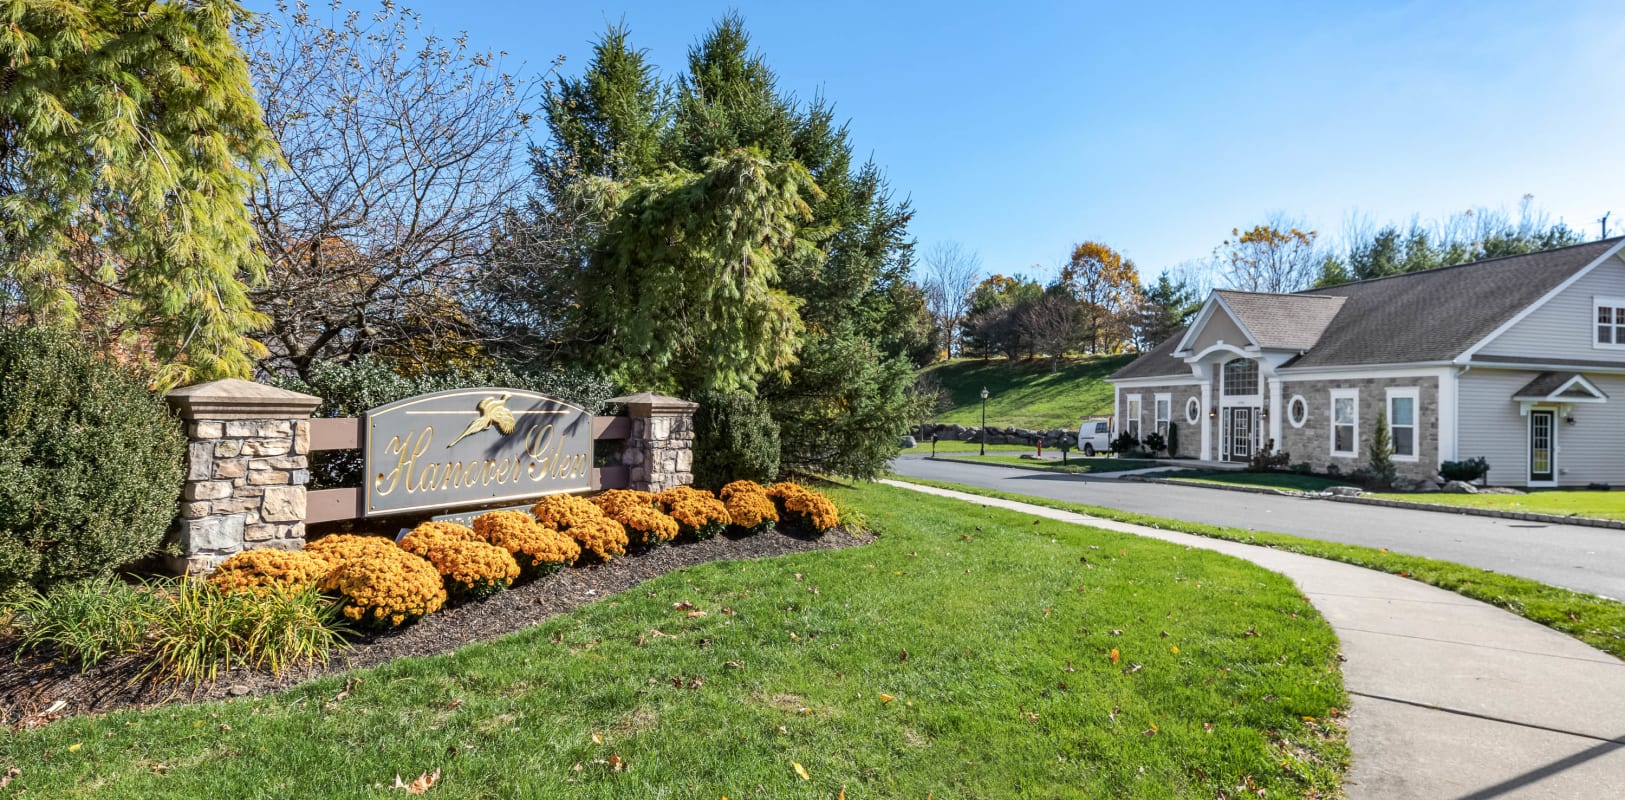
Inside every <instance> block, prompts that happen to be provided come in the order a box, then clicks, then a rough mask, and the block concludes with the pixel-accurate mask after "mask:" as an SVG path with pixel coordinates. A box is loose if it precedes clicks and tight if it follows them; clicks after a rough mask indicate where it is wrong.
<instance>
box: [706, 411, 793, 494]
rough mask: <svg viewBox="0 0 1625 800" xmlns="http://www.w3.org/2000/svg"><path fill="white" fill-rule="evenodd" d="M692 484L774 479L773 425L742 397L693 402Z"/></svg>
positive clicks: (776, 436)
mask: <svg viewBox="0 0 1625 800" xmlns="http://www.w3.org/2000/svg"><path fill="white" fill-rule="evenodd" d="M696 400H697V401H698V402H699V404H700V407H699V408H698V409H696V410H695V412H694V482H695V483H696V484H699V485H700V486H704V487H706V488H710V489H716V488H720V487H721V486H723V485H725V484H727V483H730V482H732V481H737V480H753V481H770V480H773V478H774V477H776V476H777V475H778V474H779V426H778V423H775V422H774V421H773V416H772V415H771V414H769V413H768V411H767V407H766V406H764V405H762V404H761V403H760V402H758V401H757V400H756V398H755V397H753V396H751V395H748V394H723V393H710V394H705V395H701V396H700V397H698V398H696Z"/></svg>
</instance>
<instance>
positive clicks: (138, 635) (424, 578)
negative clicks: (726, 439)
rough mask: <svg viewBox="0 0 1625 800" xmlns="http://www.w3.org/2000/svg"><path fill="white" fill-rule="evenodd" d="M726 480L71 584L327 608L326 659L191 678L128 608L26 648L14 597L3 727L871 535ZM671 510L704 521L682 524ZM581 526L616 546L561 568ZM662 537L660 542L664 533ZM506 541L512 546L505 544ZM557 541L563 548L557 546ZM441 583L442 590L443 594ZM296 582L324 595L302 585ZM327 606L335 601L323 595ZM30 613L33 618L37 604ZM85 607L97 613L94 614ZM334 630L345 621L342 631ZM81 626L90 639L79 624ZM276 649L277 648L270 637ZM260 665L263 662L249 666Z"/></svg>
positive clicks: (384, 653) (319, 664)
mask: <svg viewBox="0 0 1625 800" xmlns="http://www.w3.org/2000/svg"><path fill="white" fill-rule="evenodd" d="M730 488H731V489H733V491H731V492H727V493H726V494H727V495H728V496H729V502H728V503H726V504H725V503H724V502H723V501H722V500H719V499H718V498H717V497H716V496H714V495H711V494H710V493H709V492H703V491H700V490H694V489H689V488H687V487H684V488H683V489H681V490H678V491H674V492H671V493H665V494H662V495H659V496H656V495H650V494H647V493H641V492H616V493H608V492H606V493H605V494H604V495H600V496H598V497H596V498H592V499H591V500H588V499H583V498H579V497H572V496H556V497H550V498H546V499H544V500H543V501H542V502H541V503H538V505H537V507H536V509H535V511H537V512H539V513H540V515H541V517H542V519H543V520H545V522H543V523H539V522H538V521H537V519H536V518H535V517H533V516H531V515H530V514H525V513H523V512H492V513H489V514H485V515H483V516H481V517H477V518H476V519H475V521H474V528H472V529H471V528H465V527H463V526H460V525H452V524H448V523H433V522H431V523H424V524H423V525H420V526H418V527H417V528H415V529H414V530H413V531H412V532H411V533H409V534H408V535H407V536H406V537H404V538H403V539H402V540H401V542H400V543H399V544H398V545H397V544H393V543H391V540H389V539H388V538H385V537H379V536H354V535H338V536H329V537H325V538H322V539H318V540H316V541H314V542H312V543H311V545H309V546H308V547H307V550H306V551H292V552H290V551H283V550H274V549H266V550H254V551H248V552H246V553H243V554H239V555H238V556H236V557H234V558H233V559H231V560H229V561H228V562H227V563H225V564H223V565H222V566H221V568H220V569H218V570H216V572H215V574H214V575H213V576H211V578H210V580H209V581H208V583H203V582H200V581H188V582H187V583H185V584H181V583H178V582H177V583H170V582H157V583H153V584H150V585H146V586H139V587H131V586H126V585H124V584H118V583H112V584H96V585H91V586H84V587H75V589H77V591H78V592H80V593H82V594H85V595H90V596H91V598H87V599H93V598H94V597H96V596H103V595H106V594H109V593H111V594H117V595H121V596H125V597H126V598H127V599H126V600H124V601H122V602H120V603H116V604H109V605H108V606H107V607H108V608H113V609H123V610H126V611H136V612H139V613H136V614H129V615H128V616H131V617H148V616H149V615H151V616H155V617H158V616H161V615H156V614H155V612H156V611H157V610H160V609H166V608H169V606H167V605H165V604H164V603H163V602H161V601H162V598H163V596H164V595H165V594H179V595H182V596H184V597H187V598H190V600H191V601H192V602H191V605H186V604H177V605H179V606H180V608H181V609H182V610H190V611H191V615H190V616H189V617H188V618H187V619H188V621H189V622H190V623H191V624H192V627H194V628H195V627H197V624H196V623H197V618H198V617H200V616H201V614H200V613H199V611H198V610H197V609H196V608H194V606H204V605H206V608H207V609H208V612H209V613H212V614H215V615H222V614H237V615H242V614H245V613H259V614H264V615H266V616H274V615H276V614H279V613H286V612H285V610H284V607H285V606H290V607H294V608H299V609H303V610H304V611H305V613H307V614H316V613H317V612H318V610H319V611H321V612H325V613H326V615H327V618H328V624H327V625H325V626H323V625H318V624H315V623H314V622H312V621H310V620H304V622H309V623H310V624H304V625H298V624H297V623H298V622H300V621H297V620H296V621H295V622H296V625H295V626H294V627H295V628H296V629H297V630H299V631H302V632H303V633H304V634H305V635H311V634H313V633H314V634H315V635H317V636H318V637H320V636H324V635H325V636H328V637H330V638H331V639H332V641H331V642H330V643H329V644H330V645H332V646H333V648H332V653H331V660H328V661H325V662H324V661H323V660H322V659H320V658H312V657H308V656H307V657H305V658H292V659H287V660H285V661H283V662H282V663H277V664H275V665H274V666H275V667H277V668H276V669H275V670H272V669H269V667H270V666H273V665H272V664H269V663H265V662H263V661H261V662H260V663H258V664H255V663H253V662H252V660H250V659H241V658H238V657H237V655H238V653H236V652H233V653H230V654H226V653H221V654H220V656H219V659H218V663H217V664H216V669H217V670H218V675H217V676H215V675H212V674H211V675H209V676H208V678H207V679H206V680H202V681H199V680H194V679H193V678H192V677H190V676H189V675H188V676H177V675H173V674H169V673H168V672H166V671H165V670H164V669H162V668H160V667H162V664H160V663H159V661H158V660H155V658H154V652H153V651H154V646H153V641H152V640H153V635H152V634H153V631H151V630H143V629H141V628H140V627H139V626H138V622H139V620H137V619H130V620H126V624H125V626H124V628H125V629H126V631H127V633H126V635H125V636H124V637H123V639H122V641H121V643H120V644H116V645H114V646H112V647H111V648H110V649H111V650H112V652H108V653H104V654H103V655H102V656H101V657H100V658H98V659H97V660H96V662H95V663H93V664H91V665H89V666H88V668H85V665H84V664H82V663H81V660H80V659H79V658H76V657H74V655H75V654H74V653H71V652H68V651H66V649H65V648H64V647H61V646H57V645H59V644H62V643H63V641H62V640H63V636H62V635H61V632H57V633H56V634H55V635H52V636H48V637H46V638H44V641H43V642H42V643H41V644H39V645H37V646H32V647H30V646H28V645H30V644H32V643H31V642H29V641H28V640H27V638H26V637H27V635H28V633H29V632H30V629H31V627H38V626H37V625H35V626H31V625H30V624H29V622H28V620H27V617H28V611H27V606H26V605H24V606H23V607H22V608H20V609H17V611H16V613H17V614H18V616H17V617H16V618H15V619H14V621H16V622H17V628H16V630H14V631H12V633H11V635H10V636H9V637H7V638H6V639H4V640H0V648H3V649H4V651H5V652H7V653H10V654H14V655H15V658H14V659H8V660H7V661H5V662H0V725H4V726H6V727H32V726H37V725H41V724H44V723H46V722H50V721H54V720H57V719H61V718H63V717H67V716H71V715H75V714H83V713H93V712H102V711H108V710H112V709H116V708H122V707H127V706H137V707H152V706H156V705H161V704H163V703H166V702H170V701H174V700H182V699H193V700H195V699H210V698H221V697H230V696H242V695H247V694H258V693H262V692H265V691H271V690H277V689H283V688H287V687H289V686H292V685H294V684H296V683H299V682H301V681H304V680H309V679H311V678H313V677H317V676H320V675H324V674H328V673H333V672H340V671H344V670H349V669H354V668H358V667H366V666H372V665H376V664H381V663H384V662H386V661H388V660H391V659H394V658H399V657H402V656H414V655H429V654H435V653H443V652H448V651H450V650H453V649H456V648H457V647H460V646H462V645H464V644H468V643H470V642H474V641H479V640H483V639H490V638H494V637H496V636H500V635H502V634H506V633H511V632H513V631H516V630H521V629H523V628H525V627H528V626H530V625H533V624H535V623H537V622H539V621H541V620H543V619H546V618H548V617H551V616H554V615H557V614H559V613H562V612H564V611H567V610H569V609H572V608H574V607H576V606H578V605H580V604H582V603H585V602H590V601H591V600H593V599H596V598H598V597H603V596H607V595H609V594H613V593H615V592H619V591H623V590H625V589H627V588H629V587H631V586H634V585H636V584H637V583H639V582H642V581H644V580H648V579H649V578H651V577H654V576H657V575H660V574H663V573H665V572H669V571H671V570H674V569H679V568H681V567H685V566H690V565H693V564H699V563H704V562H707V561H713V560H717V559H719V558H729V559H736V558H737V559H744V558H762V557H769V556H776V555H783V554H785V553H791V552H799V551H804V550H815V549H827V548H832V547H844V546H849V545H853V544H860V543H862V542H864V541H867V537H866V535H865V534H863V533H861V532H856V531H854V532H851V533H847V532H832V529H833V528H834V527H835V524H836V523H837V522H838V519H836V518H835V517H833V516H825V517H823V518H820V519H818V520H816V522H817V523H818V524H820V525H822V526H823V527H813V525H812V521H809V520H804V519H801V518H799V517H797V518H796V519H795V520H793V522H792V523H790V524H785V525H778V524H777V521H778V518H779V513H780V507H781V506H783V507H784V510H785V512H786V514H787V515H790V516H795V515H797V514H798V513H799V512H797V511H795V510H793V508H792V506H793V507H794V508H800V507H802V506H803V505H805V504H806V503H808V502H812V503H815V504H817V503H823V504H826V505H824V506H820V507H821V508H825V507H827V508H828V509H829V510H830V511H831V512H833V506H827V503H828V501H827V500H822V498H819V499H818V500H811V501H809V500H807V499H806V498H807V497H809V496H816V495H815V494H814V493H812V492H810V491H808V490H805V489H801V488H800V487H799V486H797V485H796V484H791V483H784V484H777V485H775V486H773V487H760V486H756V485H754V484H750V485H740V486H736V487H730ZM606 497H609V498H614V499H618V500H619V501H620V502H621V503H624V504H626V505H627V506H628V508H626V509H617V513H616V515H615V516H613V517H606V516H604V514H603V512H602V511H601V510H600V505H604V504H606V500H605V499H604V498H606ZM757 498H759V502H760V504H761V505H760V507H756V508H751V507H749V506H748V505H742V503H745V502H746V500H748V499H757ZM730 505H731V506H733V507H734V508H736V509H739V510H740V511H741V514H740V517H741V525H739V526H732V525H731V524H730V523H731V518H730V516H729V514H728V506H730ZM662 508H670V509H671V511H672V513H673V514H675V515H676V517H668V516H666V515H665V514H664V512H663V511H662V510H661V509H662ZM561 509H562V510H563V511H561ZM661 517H664V518H665V521H666V522H667V523H669V524H670V526H671V531H672V533H673V535H674V536H675V535H676V533H677V532H678V531H679V530H680V529H681V530H682V531H683V539H682V540H681V541H680V542H679V543H678V545H677V546H674V547H658V546H650V547H635V548H634V552H633V554H632V555H630V556H628V555H625V554H624V553H625V544H624V542H625V540H626V531H627V530H628V528H627V527H626V526H623V524H622V523H620V522H618V521H617V518H625V519H628V520H633V521H637V522H647V521H648V520H650V519H651V518H653V519H659V518H661ZM678 519H682V520H684V521H686V522H688V523H700V524H699V525H698V526H690V527H684V526H683V525H681V524H680V523H678V522H677V520H678ZM652 524H658V523H652ZM577 525H580V526H583V527H584V528H585V527H591V528H593V529H594V530H595V531H599V530H607V531H608V534H607V535H608V536H611V537H617V536H618V537H619V541H620V542H621V544H619V545H617V549H614V550H612V551H611V552H615V553H617V554H619V555H617V556H614V557H611V558H608V559H604V558H595V557H591V556H589V558H588V559H586V561H585V562H583V563H582V564H581V565H579V566H576V567H574V568H571V569H561V568H562V567H563V566H565V565H566V564H567V563H573V562H575V561H576V558H577V554H578V553H580V552H581V550H580V549H579V547H578V545H577V544H576V543H575V542H574V540H572V539H570V538H568V533H569V531H571V530H576V527H575V526H577ZM527 526H529V529H527ZM558 528H563V529H564V531H565V535H564V536H561V537H554V538H555V539H562V540H563V541H562V545H563V548H561V549H562V550H564V553H559V552H556V551H555V550H554V549H553V548H555V547H558V545H559V543H558V542H548V541H546V540H543V539H540V537H541V536H542V535H543V534H552V533H553V532H554V529H558ZM725 531H726V533H724V532H725ZM718 534H722V535H720V536H719V535H718ZM826 534H828V535H826ZM669 538H672V537H668V539H669ZM487 542H490V543H491V544H487ZM664 543H665V540H663V541H662V542H661V544H664ZM493 545H502V547H501V548H499V547H496V546H493ZM507 550H513V551H515V552H514V553H513V554H512V557H511V556H510V554H509V553H508V552H507ZM470 553H473V555H472V556H471V555H469V554H470ZM566 554H567V555H568V558H567V559H566V558H563V557H562V555H566ZM493 557H494V558H493ZM502 560H506V561H507V568H508V569H511V570H512V572H511V573H509V572H507V570H505V569H504V568H503V566H502ZM586 562H592V563H586ZM344 563H349V564H350V565H351V567H350V570H349V572H346V571H345V570H343V569H339V568H338V567H340V566H343V564H344ZM487 563H490V564H496V565H497V566H496V569H497V570H498V571H499V572H502V573H503V575H504V577H506V579H507V581H512V580H513V579H514V578H518V579H519V583H518V584H517V585H516V586H515V588H513V589H507V590H504V588H505V586H506V585H507V584H506V583H504V582H502V581H497V582H496V583H503V585H502V586H499V587H495V588H493V585H491V583H490V582H487V584H486V585H484V586H482V587H478V588H476V587H474V586H472V584H473V583H474V582H476V581H477V578H471V574H472V573H473V572H479V571H480V569H482V568H483V567H482V565H484V564H487ZM400 565H405V566H406V567H408V568H410V569H413V570H414V571H413V572H412V573H411V576H410V578H407V577H401V578H399V579H398V580H397V579H396V578H397V575H396V573H395V569H396V568H397V567H398V566H400ZM357 571H360V572H364V573H366V574H367V575H371V574H373V573H377V572H380V571H382V572H385V573H388V574H389V575H390V577H391V580H392V582H393V583H394V584H395V585H396V586H397V588H399V587H400V585H402V584H407V587H406V589H405V590H404V591H405V593H406V594H409V595H411V596H412V597H413V598H414V602H415V603H416V604H417V606H418V607H417V608H414V609H412V610H411V611H410V613H405V614H401V615H397V613H396V612H397V611H402V610H405V609H404V607H403V609H395V608H389V609H386V613H385V614H384V617H386V618H383V619H375V618H373V617H372V616H371V615H370V614H367V613H364V611H365V607H366V603H365V602H361V601H357V600H355V599H354V598H352V597H351V596H350V595H351V594H353V593H355V591H356V587H355V586H354V584H355V582H356V581H355V580H354V579H355V577H356V576H355V575H352V574H350V573H352V572H357ZM347 578H348V579H349V580H346V579H347ZM448 589H449V590H450V595H448V594H447V593H446V590H448ZM73 592H74V589H70V590H66V591H65V592H64V593H63V594H60V595H57V594H53V598H54V600H55V602H56V604H57V605H58V606H71V605H72V604H71V600H73V599H77V598H74V597H73V596H72V595H73ZM304 592H308V593H310V594H312V595H316V594H321V595H323V596H314V597H307V596H302V593H304ZM399 593H400V592H399V591H398V592H397V594H399ZM64 598H66V599H67V600H65V599H64ZM36 599H37V600H43V598H36ZM448 600H449V601H450V604H447V603H448ZM459 600H460V602H459ZM330 604H335V605H336V606H337V608H336V609H332V608H330V607H329V606H330ZM80 605H81V606H84V605H88V603H81V604H80ZM270 609H275V610H274V611H273V610H270ZM346 611H348V612H351V613H348V614H347V613H346ZM36 616H39V617H42V618H43V617H44V614H42V613H40V614H36ZM60 616H62V617H63V618H65V619H67V620H69V621H71V622H73V623H75V624H78V625H81V626H82V625H83V623H84V622H85V621H86V617H87V616H91V615H86V614H85V613H84V612H82V611H81V612H78V613H76V614H61V615H60ZM170 616H174V615H173V614H172V615H170ZM0 619H3V617H0ZM90 621H95V620H94V617H93V616H91V619H90ZM46 633H51V632H50V631H47V632H46ZM340 633H343V634H344V636H343V637H342V638H341V637H340V636H339V634H340ZM143 634H145V639H146V641H145V642H144V643H143V641H142V638H143ZM78 638H80V639H83V638H86V637H85V636H84V632H83V631H81V632H79V634H78ZM103 638H106V637H103ZM198 639H205V637H203V636H202V635H199V634H193V635H192V636H191V639H190V640H189V641H196V640H198ZM206 641H207V640H206ZM72 643H73V641H69V642H67V644H72ZM272 652H273V653H276V654H280V653H281V652H282V651H281V650H273V651H272ZM87 660H88V659H87ZM256 666H258V667H259V668H258V669H256V668H254V667H256Z"/></svg>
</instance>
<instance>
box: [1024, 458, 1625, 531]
mask: <svg viewBox="0 0 1625 800" xmlns="http://www.w3.org/2000/svg"><path fill="white" fill-rule="evenodd" d="M999 466H1003V465H999ZM1118 480H1124V481H1138V482H1140V483H1165V484H1172V485H1175V486H1194V487H1196V488H1198V489H1217V490H1219V491H1221V492H1245V493H1248V494H1273V495H1277V496H1280V497H1302V498H1304V499H1307V500H1330V501H1331V502H1334V503H1354V504H1355V505H1362V506H1381V507H1383V508H1403V509H1409V510H1411V511H1431V512H1433V513H1435V514H1461V515H1466V516H1470V517H1492V518H1495V519H1510V520H1517V521H1520V522H1540V523H1545V524H1547V525H1578V526H1580V527H1584V528H1606V529H1610V530H1625V521H1621V520H1612V519H1597V518H1595V517H1565V516H1560V515H1557V514H1535V513H1531V512H1525V511H1501V510H1499V509H1494V508H1473V507H1472V506H1447V505H1441V504H1439V503H1419V502H1412V501H1409V500H1383V499H1379V498H1376V497H1344V496H1340V495H1327V494H1320V493H1317V492H1299V491H1293V490H1291V489H1270V488H1266V487H1262V486H1223V485H1219V484H1213V483H1200V482H1197V481H1181V480H1173V479H1170V478H1147V477H1144V476H1139V475H1129V476H1125V477H1122V478H1119V479H1118Z"/></svg>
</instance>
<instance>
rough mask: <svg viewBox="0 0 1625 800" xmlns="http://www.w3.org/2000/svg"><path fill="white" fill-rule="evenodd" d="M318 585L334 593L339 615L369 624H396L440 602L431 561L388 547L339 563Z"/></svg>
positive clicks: (439, 585) (437, 578)
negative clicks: (338, 606) (339, 607)
mask: <svg viewBox="0 0 1625 800" xmlns="http://www.w3.org/2000/svg"><path fill="white" fill-rule="evenodd" d="M330 538H331V537H330ZM356 538H366V537H356ZM324 541H325V540H324ZM319 585H320V587H321V590H322V591H324V592H327V593H328V594H333V595H337V596H338V597H339V600H340V603H341V610H342V611H343V613H344V616H345V618H347V619H350V620H353V621H355V622H357V623H359V624H362V625H366V626H370V627H375V628H397V627H400V626H402V625H405V624H406V623H408V622H413V621H415V620H418V619H421V618H422V617H424V616H426V615H428V614H432V613H434V612H435V611H438V610H440V607H441V606H443V605H445V604H446V587H445V585H444V583H443V582H442V581H441V578H440V573H439V572H437V571H435V568H434V565H433V564H430V563H429V562H428V561H425V560H423V559H421V558H418V557H417V556H414V555H412V554H411V553H408V552H406V551H405V550H402V549H400V548H398V547H394V546H390V547H386V548H383V549H381V550H368V551H366V553H365V557H364V558H351V559H349V560H345V561H342V562H340V563H339V564H338V565H337V566H336V567H334V569H333V571H331V572H329V573H327V575H326V576H324V577H323V578H322V581H321V583H320V584H319Z"/></svg>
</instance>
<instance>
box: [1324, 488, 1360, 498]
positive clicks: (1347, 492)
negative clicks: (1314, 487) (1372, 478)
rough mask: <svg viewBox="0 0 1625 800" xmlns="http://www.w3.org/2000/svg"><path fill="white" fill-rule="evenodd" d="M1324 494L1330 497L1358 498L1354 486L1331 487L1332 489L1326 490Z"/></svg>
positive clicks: (1358, 494) (1358, 493)
mask: <svg viewBox="0 0 1625 800" xmlns="http://www.w3.org/2000/svg"><path fill="white" fill-rule="evenodd" d="M1326 493H1327V494H1330V495H1336V496H1337V497H1359V496H1360V490H1359V488H1357V487H1354V486H1333V487H1332V488H1330V489H1327V490H1326Z"/></svg>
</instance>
